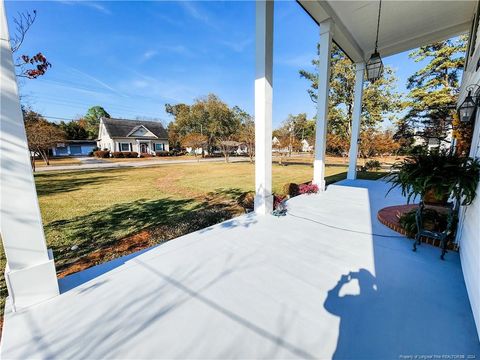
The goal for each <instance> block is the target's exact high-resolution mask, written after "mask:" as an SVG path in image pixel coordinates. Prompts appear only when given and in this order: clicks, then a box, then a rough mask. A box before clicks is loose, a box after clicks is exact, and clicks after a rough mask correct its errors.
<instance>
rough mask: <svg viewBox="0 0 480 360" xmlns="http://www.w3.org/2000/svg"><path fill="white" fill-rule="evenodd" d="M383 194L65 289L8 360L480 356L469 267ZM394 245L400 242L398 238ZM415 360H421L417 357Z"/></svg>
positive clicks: (220, 235) (99, 272)
mask: <svg viewBox="0 0 480 360" xmlns="http://www.w3.org/2000/svg"><path fill="white" fill-rule="evenodd" d="M387 188H388V186H387V185H386V184H385V183H383V182H381V181H343V182H340V183H337V184H336V185H332V186H330V187H329V188H328V190H327V191H326V192H325V193H322V194H318V195H304V196H299V197H296V198H294V199H291V200H290V201H289V203H288V207H289V214H288V215H287V216H285V217H280V218H276V217H273V216H265V217H257V216H256V215H254V214H250V215H245V216H241V217H239V218H236V219H233V220H230V221H227V222H225V223H222V224H218V225H216V226H213V227H211V228H207V229H204V230H201V231H198V232H195V233H192V234H189V235H186V236H183V237H181V238H178V239H175V240H173V241H170V242H168V243H166V244H164V245H162V246H158V247H155V248H152V249H148V250H146V251H143V252H141V253H139V254H133V255H130V256H128V257H126V258H122V259H118V260H115V261H113V262H110V263H107V264H103V265H99V266H97V267H95V268H91V269H88V270H85V271H83V272H81V273H78V274H74V275H71V276H69V277H67V278H66V279H64V280H62V282H61V287H62V289H63V292H62V294H61V295H60V296H58V297H56V298H54V299H52V300H49V301H46V302H44V303H41V304H39V305H37V306H34V307H31V308H30V309H28V310H25V311H21V312H17V313H11V312H9V311H8V309H7V312H6V316H5V325H4V333H3V339H2V344H1V357H2V358H3V359H13V358H17V359H25V358H74V359H86V358H90V359H98V358H130V359H132V358H135V359H138V358H142V359H145V358H189V359H192V358H203V359H205V358H208V359H212V358H221V359H225V358H268V359H270V358H320V359H327V358H337V359H344V358H349V359H357V358H358V359H402V358H407V357H410V356H415V355H419V356H420V355H427V356H430V355H432V356H433V355H438V356H443V355H447V356H450V355H464V356H465V357H467V356H468V355H473V356H477V357H478V356H480V343H479V340H478V336H477V332H476V329H475V324H474V321H473V316H472V312H471V309H470V304H469V301H468V297H467V293H466V289H465V284H464V281H463V277H462V271H461V266H460V260H459V256H458V254H457V253H452V252H449V253H448V254H447V255H446V261H441V260H440V259H439V256H440V250H439V249H438V248H434V247H431V246H429V245H422V246H421V247H420V248H419V251H418V252H417V253H414V252H412V251H411V246H412V243H411V240H409V239H406V238H404V237H401V236H398V234H396V233H394V232H393V231H391V230H390V229H388V228H386V227H384V226H383V225H381V224H380V223H379V222H378V221H377V220H376V213H377V210H378V209H379V208H381V207H384V206H389V205H394V204H402V203H405V200H404V199H403V198H402V197H401V196H400V194H399V193H396V192H392V193H391V194H390V195H389V196H388V197H386V198H385V193H386V190H387ZM392 236H393V237H392ZM412 358H413V357H412Z"/></svg>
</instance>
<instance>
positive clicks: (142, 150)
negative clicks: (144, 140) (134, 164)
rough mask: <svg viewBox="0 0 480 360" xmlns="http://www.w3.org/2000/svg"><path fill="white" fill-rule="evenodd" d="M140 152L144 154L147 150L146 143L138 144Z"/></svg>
mask: <svg viewBox="0 0 480 360" xmlns="http://www.w3.org/2000/svg"><path fill="white" fill-rule="evenodd" d="M140 152H141V153H142V154H145V153H147V152H148V145H147V144H140Z"/></svg>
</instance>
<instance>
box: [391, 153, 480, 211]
mask: <svg viewBox="0 0 480 360" xmlns="http://www.w3.org/2000/svg"><path fill="white" fill-rule="evenodd" d="M479 174H480V162H479V161H478V160H476V159H472V158H469V157H463V156H458V155H455V154H451V153H449V152H446V151H434V152H430V153H420V154H415V155H410V156H408V157H406V158H405V159H404V160H402V161H400V162H397V163H395V164H394V165H393V166H392V170H391V173H390V176H389V178H388V182H389V183H390V184H391V185H392V186H391V188H390V190H389V192H390V191H391V190H392V189H394V188H399V189H401V191H402V195H403V196H405V197H406V198H407V202H410V201H411V200H413V199H415V198H416V197H419V198H420V199H422V200H423V201H424V202H425V203H430V204H438V205H442V204H445V203H446V202H447V201H448V199H449V198H450V197H452V198H455V199H459V200H460V201H461V204H462V205H470V204H471V203H472V202H473V200H474V199H475V194H476V189H477V185H478V182H479V178H480V175H479Z"/></svg>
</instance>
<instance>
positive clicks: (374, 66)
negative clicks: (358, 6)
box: [367, 0, 383, 83]
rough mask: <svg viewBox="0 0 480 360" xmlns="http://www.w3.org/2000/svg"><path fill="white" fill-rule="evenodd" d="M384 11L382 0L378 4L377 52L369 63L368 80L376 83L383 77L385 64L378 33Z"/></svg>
mask: <svg viewBox="0 0 480 360" xmlns="http://www.w3.org/2000/svg"><path fill="white" fill-rule="evenodd" d="M381 11H382V0H380V2H379V4H378V18H377V36H376V38H375V51H374V52H373V54H372V56H370V59H369V60H368V62H367V80H368V81H370V82H372V83H373V82H375V81H377V80H378V79H380V78H381V77H382V75H383V62H382V58H381V57H380V54H379V52H378V31H379V29H380V13H381Z"/></svg>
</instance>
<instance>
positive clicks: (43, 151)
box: [39, 150, 50, 166]
mask: <svg viewBox="0 0 480 360" xmlns="http://www.w3.org/2000/svg"><path fill="white" fill-rule="evenodd" d="M39 153H40V156H41V157H42V159H43V161H44V162H45V165H47V166H48V165H50V161H49V160H48V154H47V152H46V151H45V150H39Z"/></svg>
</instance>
